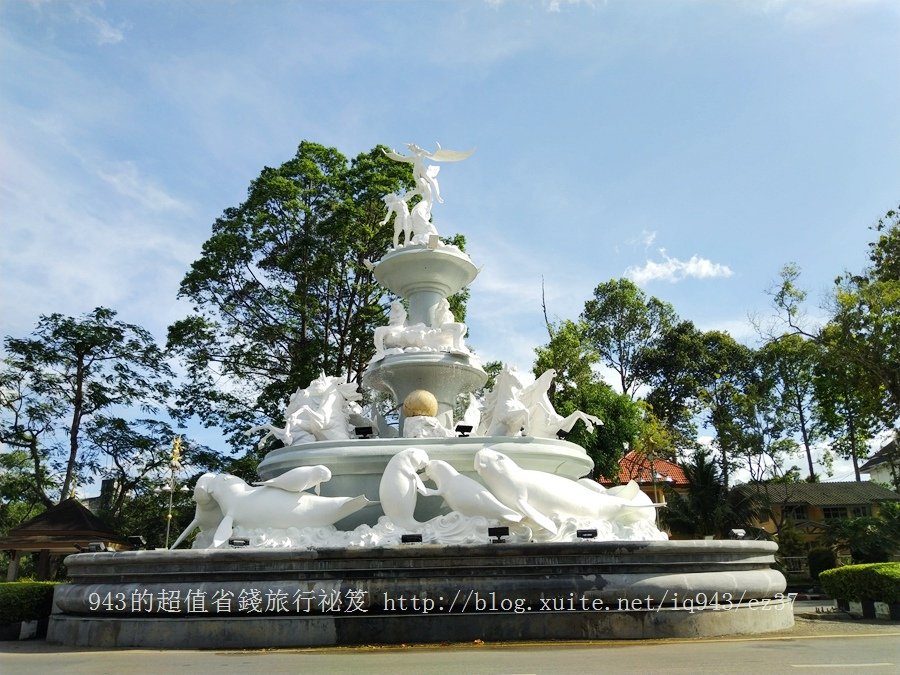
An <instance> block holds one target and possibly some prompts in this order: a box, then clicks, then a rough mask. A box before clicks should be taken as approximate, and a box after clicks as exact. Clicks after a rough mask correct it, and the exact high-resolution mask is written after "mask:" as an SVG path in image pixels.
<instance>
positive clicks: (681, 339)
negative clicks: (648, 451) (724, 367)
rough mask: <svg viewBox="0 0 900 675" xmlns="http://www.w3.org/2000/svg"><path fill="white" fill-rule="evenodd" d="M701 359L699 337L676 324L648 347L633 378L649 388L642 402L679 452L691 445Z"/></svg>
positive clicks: (698, 333)
mask: <svg viewBox="0 0 900 675" xmlns="http://www.w3.org/2000/svg"><path fill="white" fill-rule="evenodd" d="M704 359H705V354H704V342H703V333H702V332H701V331H699V330H697V328H696V327H695V326H694V324H693V323H692V322H690V321H680V322H678V323H677V324H675V325H673V326H671V327H670V328H669V329H668V330H666V331H664V332H663V333H662V335H660V336H659V337H658V338H657V339H656V340H654V341H653V342H652V343H651V344H650V347H649V348H648V349H646V350H645V351H644V353H643V356H642V358H641V360H640V362H639V364H638V368H637V377H638V378H639V379H640V380H641V381H643V382H644V383H646V384H647V385H648V386H649V387H650V391H649V392H648V393H647V396H646V397H645V400H646V402H647V403H648V404H649V405H650V407H651V409H652V411H653V414H654V416H655V417H656V418H657V419H658V420H659V421H660V423H662V424H664V425H665V426H666V427H667V428H668V429H669V430H670V431H671V433H672V435H673V442H674V443H675V444H676V445H677V446H678V447H681V448H686V447H690V446H692V445H694V443H695V439H696V434H697V427H696V424H695V418H696V416H697V414H698V413H699V412H700V391H701V380H702V379H703V372H702V368H700V365H701V364H702V363H703V362H704Z"/></svg>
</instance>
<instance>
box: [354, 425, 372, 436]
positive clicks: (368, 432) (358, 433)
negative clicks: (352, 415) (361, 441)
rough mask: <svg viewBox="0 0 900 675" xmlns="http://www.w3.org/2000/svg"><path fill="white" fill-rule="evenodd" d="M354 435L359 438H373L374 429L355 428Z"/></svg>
mask: <svg viewBox="0 0 900 675" xmlns="http://www.w3.org/2000/svg"><path fill="white" fill-rule="evenodd" d="M353 433H355V434H356V437H357V438H372V433H373V432H372V427H354V428H353Z"/></svg>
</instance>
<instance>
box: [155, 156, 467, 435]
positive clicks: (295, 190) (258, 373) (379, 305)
mask: <svg viewBox="0 0 900 675" xmlns="http://www.w3.org/2000/svg"><path fill="white" fill-rule="evenodd" d="M384 149H385V148H382V147H380V146H379V147H376V148H373V149H372V150H371V151H369V152H367V153H363V154H360V155H358V156H357V157H356V158H355V159H353V160H352V161H349V162H348V160H347V158H346V157H344V156H343V155H342V154H341V153H340V152H338V151H337V150H336V149H334V148H327V147H324V146H322V145H318V144H316V143H310V142H307V141H304V142H302V143H300V145H299V147H298V149H297V152H296V154H295V156H294V157H293V158H292V159H290V160H288V161H287V162H285V163H284V164H282V165H281V166H280V167H278V168H269V167H266V168H264V169H263V170H262V172H261V173H260V175H259V177H258V178H256V179H255V180H254V181H253V182H252V184H251V185H250V189H249V194H248V197H247V200H246V201H245V202H244V203H242V204H241V205H240V206H238V207H234V208H229V209H226V210H225V212H224V213H223V215H222V216H221V217H220V218H219V219H218V220H216V222H215V224H214V225H213V229H212V236H211V237H210V238H209V239H208V240H207V241H206V243H205V244H204V245H203V252H202V255H201V257H200V258H199V259H198V260H197V261H195V262H194V263H193V265H192V266H191V270H190V271H189V272H188V273H187V275H186V276H185V278H184V280H183V281H182V283H181V290H180V293H179V295H180V297H183V298H187V299H189V300H191V301H192V302H193V304H194V310H195V311H194V314H192V315H191V316H189V317H186V318H185V319H182V320H180V321H178V322H176V323H175V324H173V325H172V326H171V327H170V328H169V345H170V346H171V347H172V348H173V349H174V350H175V351H176V352H177V353H178V354H179V355H180V356H181V357H182V359H183V361H184V363H185V365H186V368H187V374H188V383H187V385H186V386H185V387H184V389H183V390H182V395H181V402H182V404H183V406H184V408H185V410H186V411H189V412H190V413H194V414H196V415H198V416H199V417H200V418H201V419H202V420H203V421H204V422H205V423H206V424H208V425H219V426H221V427H223V428H224V429H225V430H226V431H228V432H229V433H230V434H231V440H232V444H233V445H234V446H236V447H240V446H242V445H244V444H245V443H246V439H244V438H243V436H242V435H241V434H240V431H241V430H243V429H244V428H246V427H247V426H248V425H249V424H250V422H251V421H252V420H254V419H257V418H258V417H259V416H260V415H262V416H264V417H266V416H267V417H269V418H272V419H274V418H276V417H278V415H279V413H280V411H281V408H282V407H283V405H284V401H285V400H286V399H287V398H288V396H289V395H290V394H291V393H292V392H293V391H295V390H296V389H297V388H298V387H305V386H307V385H308V383H309V382H310V381H311V380H312V379H313V378H314V377H316V376H317V375H318V374H319V373H320V372H321V371H325V372H326V373H328V374H330V375H337V374H340V375H343V376H345V377H346V378H347V380H348V381H359V380H360V378H361V376H362V372H363V370H364V369H365V367H366V364H367V363H368V361H369V359H370V358H371V357H372V355H373V353H374V345H373V344H372V337H371V335H372V331H373V329H374V327H375V326H377V325H380V324H383V323H385V322H386V313H385V307H386V301H385V300H386V299H385V297H384V293H385V292H384V289H382V288H381V287H380V286H379V285H378V284H377V282H376V281H375V278H374V276H373V274H372V271H371V269H370V267H369V266H368V265H367V262H368V261H370V260H376V259H377V258H379V257H381V255H382V254H383V253H384V251H385V250H386V249H387V248H388V247H389V246H390V242H391V235H392V230H391V229H390V226H389V225H385V224H382V221H383V220H384V215H385V208H384V204H383V202H382V197H383V196H384V195H386V194H388V193H390V192H394V191H396V190H398V189H401V188H404V187H411V186H412V176H411V172H410V167H409V165H408V164H404V163H400V162H395V161H392V160H390V159H389V158H388V157H387V156H386V155H385V154H384V152H383V150H384ZM459 311H460V308H459V307H457V312H459Z"/></svg>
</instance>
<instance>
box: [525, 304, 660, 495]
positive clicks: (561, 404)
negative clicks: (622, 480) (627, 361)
mask: <svg viewBox="0 0 900 675" xmlns="http://www.w3.org/2000/svg"><path fill="white" fill-rule="evenodd" d="M548 330H549V331H550V341H549V342H548V344H546V345H544V346H542V347H538V348H537V349H536V350H535V353H536V355H537V358H536V360H535V364H534V373H535V375H540V374H541V373H543V372H544V371H546V370H548V369H550V368H553V369H554V370H556V372H557V375H556V378H555V379H554V382H553V388H552V389H551V391H550V392H548V393H549V396H550V401H551V403H553V407H554V408H555V409H556V411H557V412H558V413H559V414H560V415H563V416H565V415H569V414H571V413H573V412H575V411H576V410H582V411H584V412H586V413H590V414H592V415H596V416H597V417H599V418H600V419H601V420H603V426H601V427H597V428H595V429H594V431H593V432H591V433H588V432H587V429H586V428H585V427H584V425H582V424H579V425H578V426H576V427H575V428H574V429H573V430H572V432H571V433H569V435H568V436H566V440H568V441H571V442H573V443H576V444H578V445H580V446H582V447H583V448H584V449H585V451H586V452H587V453H588V455H589V456H590V458H591V459H592V460H594V470H593V474H592V476H593V477H594V478H599V477H601V476H606V477H608V478H614V477H616V476H618V473H619V471H618V464H619V460H620V459H621V458H622V455H623V454H624V453H625V449H626V448H628V447H629V446H630V445H631V444H632V443H633V442H634V441H635V440H636V439H637V438H638V437H639V436H640V434H641V430H642V429H643V424H644V420H643V407H642V406H641V405H640V404H639V403H638V402H635V401H633V400H632V399H631V397H630V396H628V395H627V394H619V393H618V392H616V391H614V390H613V388H612V387H610V386H609V385H608V384H606V383H605V382H603V381H602V380H601V379H600V377H599V376H598V375H597V374H596V373H595V372H594V370H593V368H592V366H593V365H594V364H596V363H597V362H598V361H599V357H598V355H597V353H596V352H595V351H594V349H593V346H592V345H591V342H590V340H588V338H587V336H586V335H585V331H586V327H585V325H584V324H583V323H580V322H579V323H576V322H573V321H564V322H562V323H561V324H559V325H558V326H553V325H549V324H548Z"/></svg>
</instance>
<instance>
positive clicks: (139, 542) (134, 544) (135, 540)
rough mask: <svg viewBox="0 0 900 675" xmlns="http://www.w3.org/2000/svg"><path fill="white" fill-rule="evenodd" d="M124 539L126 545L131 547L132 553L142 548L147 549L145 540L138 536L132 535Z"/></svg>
mask: <svg viewBox="0 0 900 675" xmlns="http://www.w3.org/2000/svg"><path fill="white" fill-rule="evenodd" d="M125 538H126V539H127V540H128V543H129V544H130V545H131V550H132V551H140V550H141V549H142V548H147V540H146V539H144V538H143V537H142V536H141V535H139V534H132V535H130V536H128V537H125Z"/></svg>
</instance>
